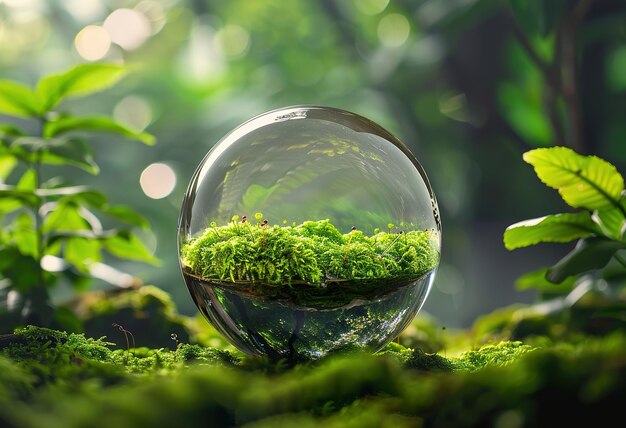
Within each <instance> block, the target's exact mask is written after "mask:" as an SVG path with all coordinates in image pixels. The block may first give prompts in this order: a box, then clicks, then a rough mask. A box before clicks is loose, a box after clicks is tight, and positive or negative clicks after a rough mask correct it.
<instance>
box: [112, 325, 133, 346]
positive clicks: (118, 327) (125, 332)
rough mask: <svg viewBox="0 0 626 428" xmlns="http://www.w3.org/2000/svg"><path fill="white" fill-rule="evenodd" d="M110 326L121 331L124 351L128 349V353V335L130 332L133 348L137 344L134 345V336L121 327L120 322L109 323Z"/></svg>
mask: <svg viewBox="0 0 626 428" xmlns="http://www.w3.org/2000/svg"><path fill="white" fill-rule="evenodd" d="M111 326H112V327H113V328H116V329H118V330H119V331H121V332H122V333H124V338H125V339H126V351H128V353H129V354H130V353H131V352H130V343H129V342H128V335H129V334H130V337H131V339H132V340H133V349H134V348H136V347H137V346H136V345H135V336H133V334H132V333H131V332H130V331H128V330H126V329H125V328H124V327H122V326H121V325H120V324H118V323H115V322H114V323H113V324H111Z"/></svg>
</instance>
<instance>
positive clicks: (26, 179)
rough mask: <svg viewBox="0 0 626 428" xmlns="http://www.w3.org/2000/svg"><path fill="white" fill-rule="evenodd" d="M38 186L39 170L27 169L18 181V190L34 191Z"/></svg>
mask: <svg viewBox="0 0 626 428" xmlns="http://www.w3.org/2000/svg"><path fill="white" fill-rule="evenodd" d="M36 188H37V172H36V171H35V170H34V169H33V168H30V169H28V170H26V172H25V173H24V174H23V175H22V177H21V178H20V181H18V182H17V186H16V187H15V189H16V190H19V191H23V192H29V191H31V192H32V191H34V190H35V189H36Z"/></svg>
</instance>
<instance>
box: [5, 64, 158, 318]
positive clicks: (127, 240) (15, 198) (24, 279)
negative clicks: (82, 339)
mask: <svg viewBox="0 0 626 428" xmlns="http://www.w3.org/2000/svg"><path fill="white" fill-rule="evenodd" d="M126 73H127V70H126V69H125V68H124V67H121V66H118V65H109V64H83V65H79V66H77V67H74V68H71V69H69V70H67V71H65V72H62V73H59V74H53V75H49V76H45V77H43V78H42V79H41V80H39V82H38V83H37V85H36V86H35V87H34V88H30V87H28V86H26V85H24V84H22V83H19V82H14V81H9V80H2V81H0V114H3V115H7V116H13V117H17V118H20V119H25V121H24V123H26V124H28V123H30V124H31V125H32V126H31V128H32V129H36V131H35V132H33V133H31V134H29V133H27V132H26V131H25V130H23V129H21V128H20V127H18V126H14V125H1V126H0V221H1V222H2V223H3V225H4V226H5V227H3V229H2V232H0V259H2V262H0V277H4V278H5V279H6V280H8V281H9V286H8V287H5V289H3V290H1V291H2V292H3V294H4V298H5V301H6V303H5V304H3V305H0V308H2V307H6V308H7V312H8V315H9V318H11V315H13V318H14V319H13V321H14V322H16V323H20V322H22V321H25V320H27V321H28V322H31V323H38V324H48V323H50V321H51V319H52V317H53V315H54V308H53V307H52V305H51V302H50V297H49V294H48V290H49V289H50V288H51V287H52V286H54V285H55V284H56V283H57V282H58V281H59V280H60V279H61V275H62V273H61V272H52V271H47V270H45V269H44V268H43V267H42V261H43V260H44V258H45V257H46V256H51V257H57V258H58V257H59V256H61V255H62V260H63V261H64V262H65V263H66V264H68V265H70V266H72V267H73V272H72V273H71V275H70V278H71V279H73V282H74V284H76V285H77V286H78V284H81V283H84V281H83V279H86V278H89V277H90V269H91V267H92V266H93V265H95V264H96V263H100V262H101V261H102V259H103V256H102V254H101V253H102V251H103V250H106V251H107V252H109V253H110V254H113V255H115V256H118V257H121V258H126V259H133V260H141V261H145V262H149V263H156V262H157V260H156V259H155V258H154V257H153V256H152V255H151V254H150V252H149V251H148V250H147V249H146V248H145V247H144V246H143V244H142V243H141V241H140V240H139V239H137V238H136V237H135V235H134V234H132V233H131V232H130V231H129V230H127V229H124V228H122V229H111V230H108V231H105V230H102V226H101V223H100V220H99V218H98V214H100V215H107V216H109V217H111V218H113V219H116V220H118V221H121V222H122V223H126V224H127V225H130V226H138V227H142V228H147V227H148V223H147V221H146V220H145V219H144V218H143V217H141V215H139V214H138V213H136V212H134V211H133V210H132V209H130V208H127V207H122V206H112V205H109V203H108V201H107V198H106V196H105V195H104V194H102V193H101V192H98V191H96V190H95V189H92V188H90V187H87V186H68V185H66V184H65V183H64V182H63V180H62V179H59V178H57V179H53V180H45V179H44V177H43V175H42V165H54V166H71V167H76V168H79V169H82V170H84V171H86V172H88V173H90V174H98V173H99V167H98V165H97V164H96V162H95V160H94V158H93V155H92V152H91V150H90V147H89V142H88V141H87V140H85V139H84V138H85V134H86V135H89V134H90V133H93V132H108V133H113V134H117V135H119V136H122V137H126V138H129V139H133V140H138V141H141V142H143V143H145V144H149V145H151V144H154V137H152V136H151V135H149V134H147V133H145V132H139V131H134V130H132V129H130V128H128V127H126V126H124V125H123V124H121V123H118V122H116V121H114V120H113V119H111V118H109V117H106V116H86V117H76V116H73V115H72V114H70V113H68V112H64V111H58V110H57V109H58V107H59V106H60V105H61V104H62V103H63V102H64V101H65V100H67V99H70V98H78V97H84V96H87V95H91V94H94V93H96V92H100V91H102V90H105V89H107V88H109V87H111V86H113V85H115V84H116V83H117V82H118V81H119V80H120V79H122V78H123V77H124V76H125V75H126ZM7 181H8V182H11V181H13V182H14V183H15V184H6V183H7ZM11 292H13V293H14V296H15V293H17V295H18V296H19V298H18V299H15V298H14V299H13V300H14V301H15V300H17V302H18V303H17V304H13V307H11V305H9V304H8V296H9V293H11ZM0 297H2V294H0ZM0 303H2V302H1V301H0ZM1 315H2V314H0V316H1ZM15 318H18V319H15ZM20 319H21V320H20Z"/></svg>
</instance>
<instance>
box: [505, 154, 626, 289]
mask: <svg viewBox="0 0 626 428" xmlns="http://www.w3.org/2000/svg"><path fill="white" fill-rule="evenodd" d="M524 160H525V161H526V162H528V163H529V164H531V165H532V166H533V167H534V168H535V172H536V173H537V176H538V177H539V179H540V180H541V181H543V182H544V183H545V184H546V185H548V186H549V187H552V188H554V189H556V190H558V192H559V193H560V195H561V197H562V198H563V200H564V201H565V202H566V203H567V204H568V205H569V206H571V207H573V208H582V210H581V211H578V212H575V213H566V214H552V215H547V216H545V217H540V218H536V219H532V220H526V221H522V222H519V223H516V224H513V225H511V226H509V227H508V228H507V229H506V231H505V232H504V244H505V246H506V248H507V249H509V250H513V249H515V248H521V247H526V246H529V245H535V244H538V243H540V242H570V241H574V240H578V243H577V244H576V247H575V248H574V249H573V250H572V251H571V252H570V253H569V254H567V255H566V256H565V257H563V258H562V259H561V260H560V261H559V262H557V263H556V264H555V265H554V266H552V267H550V268H548V269H547V270H546V273H545V278H546V279H547V280H548V281H550V282H553V283H561V282H563V281H564V280H565V279H566V278H568V277H572V276H576V275H579V274H582V273H585V272H588V271H593V270H598V269H602V268H604V266H606V265H607V263H608V262H609V261H610V260H611V259H612V258H614V259H615V260H616V261H617V262H618V263H620V264H621V265H622V266H624V267H625V268H626V263H625V262H624V260H623V259H622V258H621V257H620V255H619V254H618V252H619V251H620V250H623V249H626V197H625V190H624V178H623V177H622V175H621V174H620V173H619V172H618V171H617V169H616V168H615V166H613V165H611V164H610V163H609V162H607V161H605V160H603V159H600V158H598V157H596V156H582V155H579V154H577V153H576V152H574V151H573V150H571V149H569V148H567V147H551V148H541V149H535V150H531V151H529V152H526V153H525V154H524Z"/></svg>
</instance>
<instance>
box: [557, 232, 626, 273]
mask: <svg viewBox="0 0 626 428" xmlns="http://www.w3.org/2000/svg"><path fill="white" fill-rule="evenodd" d="M624 248H626V243H624V242H618V241H612V240H609V239H606V238H598V237H593V238H585V239H581V240H580V241H578V243H577V244H576V247H575V248H574V249H573V250H572V251H571V252H570V253H569V254H567V255H566V256H565V257H563V258H562V259H561V260H560V261H559V262H558V263H557V264H555V265H554V266H552V267H551V268H550V269H548V274H547V275H546V278H547V279H548V281H551V282H554V283H557V284H558V283H561V282H562V281H563V280H565V278H567V277H568V276H572V275H578V274H581V273H583V272H587V271H590V270H595V269H601V268H603V267H604V266H606V264H607V263H608V262H609V260H611V257H613V255H615V253H616V252H617V251H619V250H621V249H624Z"/></svg>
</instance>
